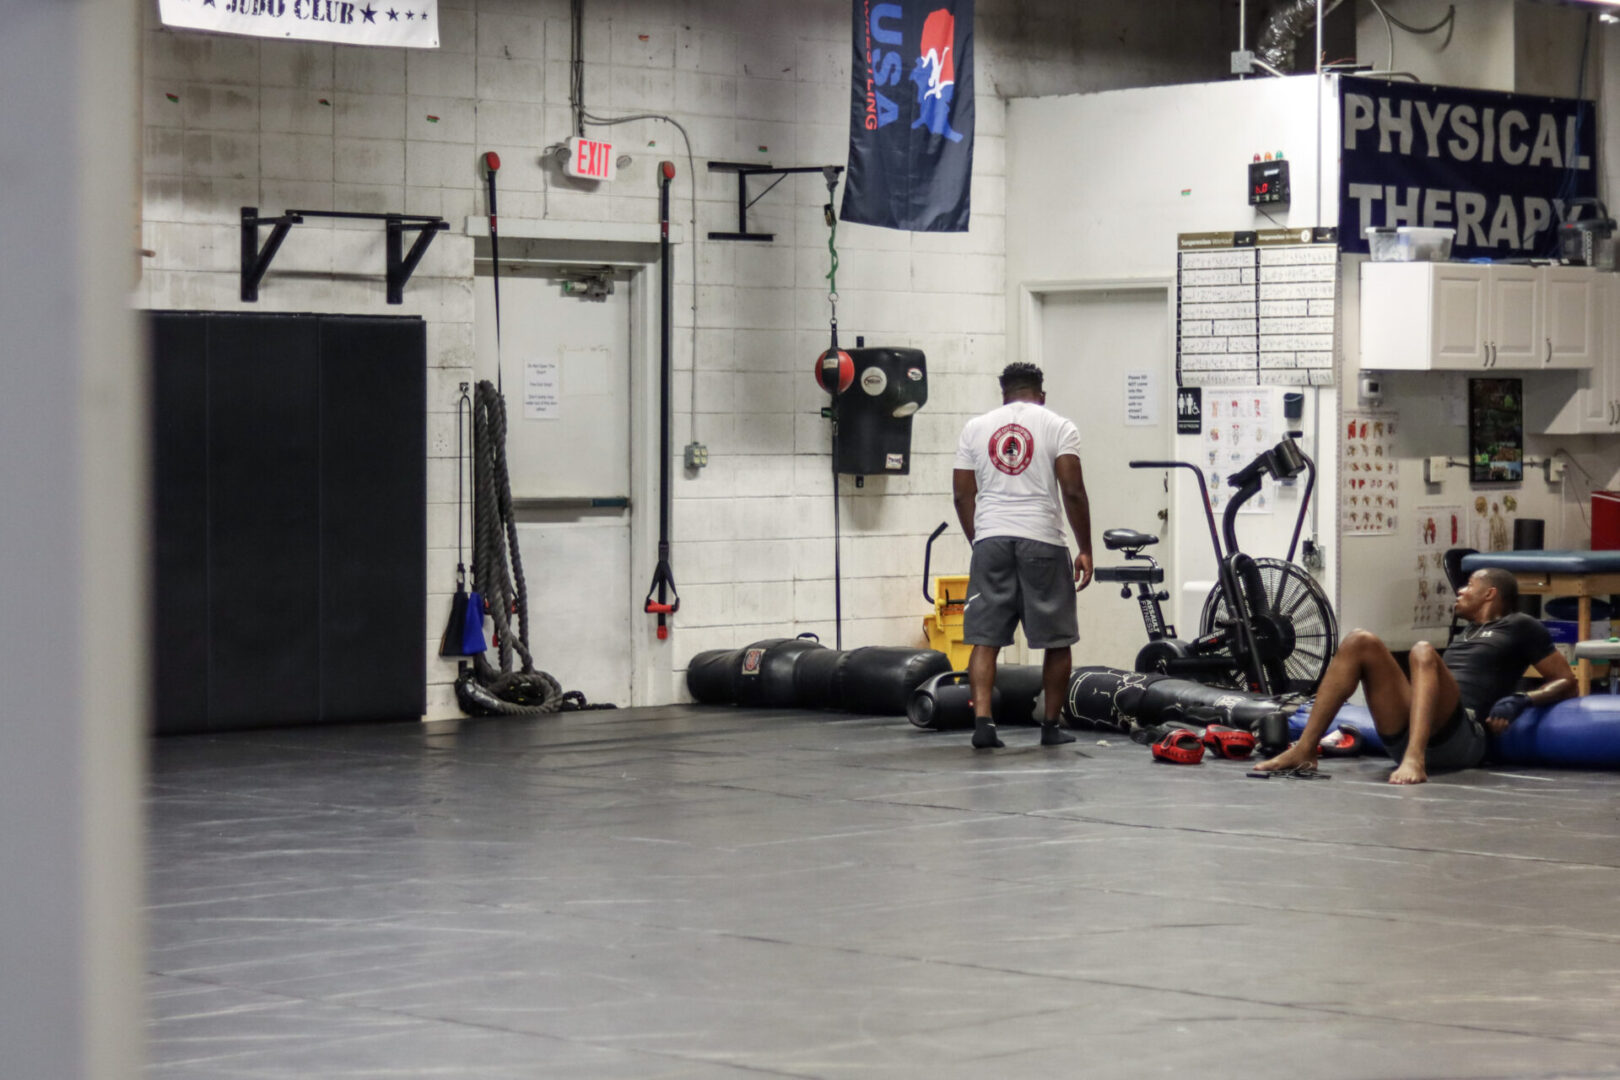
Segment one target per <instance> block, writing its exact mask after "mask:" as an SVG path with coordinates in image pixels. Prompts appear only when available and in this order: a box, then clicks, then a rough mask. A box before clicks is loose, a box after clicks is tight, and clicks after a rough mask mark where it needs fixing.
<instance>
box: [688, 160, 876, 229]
mask: <svg viewBox="0 0 1620 1080" xmlns="http://www.w3.org/2000/svg"><path fill="white" fill-rule="evenodd" d="M829 169H830V170H831V171H832V173H833V175H835V176H836V175H837V174H839V173H841V172H843V171H844V167H843V166H842V165H799V166H795V167H794V168H791V169H777V168H773V167H771V166H769V165H749V164H746V163H744V162H741V161H711V162H709V171H710V172H712V173H714V172H734V173H736V174H737V231H736V232H711V233H710V234H709V239H710V240H760V241H763V242H764V243H767V244H768V243H770V242H771V241H772V240H775V239H776V234H775V233H761V232H749V231H748V208H749V207H750V206H753V205H754V204H755V203H757V202H759V200H761V199H763V198H764V197H765V196H766V195H767V194H769V193H770V190H771V188H774V187H775V186H776V185H777V184H780V183H781V182H782V180H783V178H784V177H787V176H791V175H793V174H794V173H821V174H822V175H823V176H825V175H827V172H828V170H829ZM750 176H774V177H776V180H775V181H774V182H773V183H772V184H771V185H770V187H767V188H766V189H765V190H764V191H762V192H760V193H759V194H758V195H755V196H754V197H753V198H752V199H750V198H749V197H748V178H749V177H750Z"/></svg>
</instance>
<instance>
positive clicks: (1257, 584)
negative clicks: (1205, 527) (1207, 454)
mask: <svg viewBox="0 0 1620 1080" xmlns="http://www.w3.org/2000/svg"><path fill="white" fill-rule="evenodd" d="M1130 466H1131V468H1133V469H1188V470H1190V471H1191V472H1192V474H1193V475H1194V476H1196V477H1197V478H1198V491H1199V494H1200V496H1201V497H1202V498H1203V502H1204V517H1205V520H1206V521H1207V522H1208V523H1209V540H1210V543H1211V544H1212V545H1213V546H1214V548H1215V561H1216V564H1217V566H1218V567H1219V570H1218V576H1217V580H1216V583H1215V587H1214V588H1213V589H1211V590H1210V593H1209V597H1208V598H1207V599H1206V600H1205V601H1204V610H1203V613H1202V615H1201V616H1200V617H1199V621H1198V636H1197V637H1195V638H1193V639H1192V640H1190V641H1186V640H1182V639H1181V638H1179V637H1177V636H1176V629H1175V627H1173V626H1170V625H1168V624H1166V623H1165V621H1164V609H1163V607H1161V603H1162V602H1163V601H1165V600H1168V599H1169V598H1170V594H1169V593H1168V592H1165V591H1163V590H1162V589H1160V588H1159V586H1160V585H1162V584H1163V582H1164V569H1163V567H1161V566H1160V565H1159V564H1158V562H1157V561H1156V560H1155V559H1154V558H1153V556H1151V555H1146V554H1143V549H1145V548H1147V547H1150V546H1152V545H1154V544H1157V543H1158V542H1159V538H1158V537H1157V536H1153V535H1151V534H1149V533H1143V532H1137V531H1136V530H1134V529H1109V530H1107V531H1106V532H1104V533H1103V545H1104V546H1105V547H1107V548H1108V549H1109V550H1110V551H1123V552H1124V553H1125V558H1126V560H1127V561H1128V562H1132V563H1137V564H1141V563H1145V564H1146V565H1127V566H1106V567H1100V568H1098V569H1097V571H1096V575H1095V576H1096V579H1097V580H1098V581H1109V582H1114V583H1117V584H1119V585H1120V586H1121V587H1120V595H1121V596H1123V597H1125V598H1127V599H1129V598H1130V596H1131V586H1132V585H1134V586H1136V602H1137V604H1138V606H1140V608H1141V610H1142V622H1143V624H1144V625H1145V626H1146V628H1147V635H1148V643H1147V644H1146V645H1144V646H1142V649H1141V651H1140V652H1138V653H1137V654H1136V670H1137V671H1141V672H1151V673H1155V674H1161V675H1174V676H1178V677H1181V678H1189V679H1195V680H1197V681H1198V682H1202V683H1206V684H1208V685H1211V686H1222V687H1231V688H1234V689H1239V690H1248V691H1253V692H1255V693H1260V694H1267V695H1278V696H1282V695H1309V694H1312V693H1314V692H1315V691H1316V688H1317V686H1318V685H1319V684H1320V683H1321V681H1322V676H1323V675H1324V674H1325V673H1326V672H1327V665H1328V661H1329V660H1331V659H1332V657H1333V652H1334V649H1335V648H1336V647H1337V645H1338V640H1339V628H1338V622H1337V620H1336V619H1335V618H1334V616H1333V605H1332V603H1331V602H1330V601H1329V600H1328V597H1327V593H1325V592H1324V591H1323V590H1322V587H1321V586H1320V585H1318V584H1317V583H1316V579H1315V578H1313V577H1311V575H1310V574H1309V573H1308V572H1306V570H1305V569H1304V568H1303V567H1301V566H1299V565H1297V564H1296V563H1295V562H1294V561H1293V560H1294V551H1295V549H1296V548H1297V546H1298V544H1299V534H1300V530H1301V528H1302V527H1303V526H1304V524H1305V511H1306V508H1307V507H1308V506H1309V505H1310V499H1311V492H1312V490H1313V489H1314V488H1315V486H1316V463H1315V462H1314V461H1312V460H1311V459H1310V457H1309V456H1308V455H1307V454H1306V453H1305V452H1304V451H1303V450H1301V449H1300V448H1299V445H1298V444H1297V443H1295V442H1294V440H1293V438H1292V437H1286V438H1284V439H1283V441H1282V442H1280V443H1278V444H1277V445H1276V446H1273V447H1272V448H1270V449H1269V450H1265V451H1262V452H1261V453H1260V455H1259V456H1258V457H1256V458H1255V459H1254V460H1253V461H1251V462H1249V464H1247V465H1245V466H1244V467H1243V468H1242V469H1241V470H1239V471H1238V472H1236V473H1234V474H1232V476H1231V477H1229V478H1228V481H1227V482H1228V484H1229V485H1230V486H1231V487H1233V488H1236V489H1237V490H1236V492H1235V493H1234V494H1233V496H1232V498H1231V500H1230V501H1229V502H1228V503H1227V504H1226V510H1225V512H1224V513H1223V515H1222V518H1221V528H1220V532H1219V533H1218V534H1217V532H1216V528H1215V512H1214V510H1213V509H1212V508H1211V506H1210V501H1209V487H1208V485H1206V484H1205V483H1204V473H1203V470H1202V469H1200V468H1199V467H1198V466H1196V465H1194V464H1192V463H1191V462H1187V461H1133V462H1131V463H1130ZM1302 471H1308V478H1307V480H1306V484H1305V493H1304V497H1303V498H1302V499H1300V504H1299V518H1298V520H1297V521H1296V522H1295V523H1294V536H1293V540H1292V541H1290V543H1289V545H1288V558H1287V559H1273V558H1261V559H1256V558H1254V557H1252V556H1250V555H1248V554H1246V553H1245V552H1243V551H1242V550H1241V549H1240V548H1239V547H1238V541H1237V514H1238V510H1239V509H1240V508H1241V507H1242V506H1243V504H1244V503H1246V502H1248V501H1249V500H1250V499H1252V498H1254V496H1255V495H1256V494H1258V493H1259V491H1260V486H1261V484H1262V482H1263V481H1264V480H1265V478H1266V477H1267V476H1270V477H1273V478H1274V479H1277V480H1292V479H1293V478H1294V477H1296V476H1298V475H1299V474H1300V473H1301V472H1302ZM1223 537H1224V540H1225V542H1224V544H1223V543H1222V539H1223Z"/></svg>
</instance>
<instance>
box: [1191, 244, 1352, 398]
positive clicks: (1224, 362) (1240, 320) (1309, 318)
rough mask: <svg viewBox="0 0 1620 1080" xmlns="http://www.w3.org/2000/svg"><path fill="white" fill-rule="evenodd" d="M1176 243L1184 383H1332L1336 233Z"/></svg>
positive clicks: (1335, 335)
mask: <svg viewBox="0 0 1620 1080" xmlns="http://www.w3.org/2000/svg"><path fill="white" fill-rule="evenodd" d="M1176 241H1177V245H1176V246H1177V252H1176V382H1177V385H1180V386H1331V385H1333V382H1334V376H1333V373H1334V363H1333V358H1334V353H1335V352H1336V348H1335V344H1336V342H1337V340H1338V303H1339V244H1338V231H1337V230H1335V229H1264V230H1260V231H1255V232H1228V233H1182V234H1181V235H1180V236H1178V237H1177V238H1176Z"/></svg>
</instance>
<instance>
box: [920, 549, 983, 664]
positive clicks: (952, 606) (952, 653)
mask: <svg viewBox="0 0 1620 1080" xmlns="http://www.w3.org/2000/svg"><path fill="white" fill-rule="evenodd" d="M947 524H948V523H947V522H943V521H942V522H940V523H939V528H937V529H935V530H934V533H933V535H932V536H930V537H929V538H928V546H927V548H925V549H924V551H923V598H924V599H925V600H927V601H928V602H929V603H930V604H933V605H934V613H933V614H932V615H924V616H923V632H924V633H925V634H927V635H928V647H929V648H931V649H937V650H938V651H940V652H942V653H944V654H945V655H946V656H948V657H950V660H951V668H952V670H954V671H966V670H967V666H968V657H969V656H970V655H972V653H973V646H972V645H968V644H965V643H964V642H963V641H962V609H963V608H964V607H966V606H967V591H968V576H967V575H966V574H941V575H940V576H939V577H936V578H934V579H933V584H934V591H933V592H932V593H930V592H929V591H928V582H929V574H928V567H929V563H930V561H931V560H932V558H933V554H934V541H935V540H937V539H939V535H940V533H942V532H944V531H945V529H946V527H947Z"/></svg>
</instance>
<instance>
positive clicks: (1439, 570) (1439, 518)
mask: <svg viewBox="0 0 1620 1080" xmlns="http://www.w3.org/2000/svg"><path fill="white" fill-rule="evenodd" d="M1408 520H1409V521H1410V523H1411V524H1412V525H1413V526H1415V527H1416V529H1417V545H1416V548H1417V554H1416V556H1415V559H1416V569H1417V591H1416V592H1415V593H1414V594H1413V597H1412V627H1413V629H1418V630H1421V629H1424V628H1426V627H1431V626H1449V625H1451V606H1452V603H1453V602H1454V601H1455V599H1456V598H1455V597H1454V596H1452V594H1451V582H1449V581H1447V580H1446V563H1445V554H1446V549H1447V548H1454V547H1466V546H1467V544H1466V543H1465V541H1466V540H1467V538H1468V519H1467V518H1466V517H1465V516H1464V513H1463V508H1462V506H1461V505H1460V504H1459V505H1456V506H1420V507H1418V508H1417V509H1416V510H1414V511H1413V512H1412V514H1411V516H1410V518H1409V519H1408Z"/></svg>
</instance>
